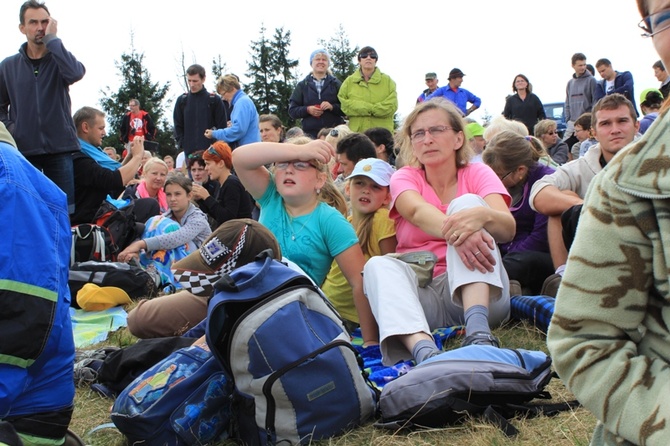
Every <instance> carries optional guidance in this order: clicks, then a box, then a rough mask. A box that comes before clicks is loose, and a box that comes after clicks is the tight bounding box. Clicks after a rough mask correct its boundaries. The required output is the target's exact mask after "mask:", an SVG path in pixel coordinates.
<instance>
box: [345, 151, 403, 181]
mask: <svg viewBox="0 0 670 446" xmlns="http://www.w3.org/2000/svg"><path fill="white" fill-rule="evenodd" d="M391 175H393V167H391V165H390V164H389V163H387V162H386V161H384V160H380V159H379V158H364V159H362V160H360V161H359V162H357V163H356V166H355V167H354V171H353V172H351V175H349V176H348V177H347V180H349V179H351V178H353V177H358V176H364V177H368V178H371V179H372V181H374V182H375V183H377V184H379V185H380V186H388V185H389V184H390V183H391Z"/></svg>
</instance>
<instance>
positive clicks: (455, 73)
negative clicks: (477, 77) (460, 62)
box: [449, 68, 465, 79]
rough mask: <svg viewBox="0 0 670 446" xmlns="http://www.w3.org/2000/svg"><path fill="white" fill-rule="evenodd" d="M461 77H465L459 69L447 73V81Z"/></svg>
mask: <svg viewBox="0 0 670 446" xmlns="http://www.w3.org/2000/svg"><path fill="white" fill-rule="evenodd" d="M463 76H465V73H463V72H462V71H461V69H460V68H454V69H453V70H451V71H450V72H449V79H454V78H457V77H463Z"/></svg>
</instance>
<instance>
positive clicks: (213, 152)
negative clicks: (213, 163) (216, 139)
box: [207, 146, 221, 159]
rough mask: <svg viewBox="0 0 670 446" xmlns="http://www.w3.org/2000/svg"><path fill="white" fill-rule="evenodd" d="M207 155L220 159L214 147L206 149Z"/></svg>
mask: <svg viewBox="0 0 670 446" xmlns="http://www.w3.org/2000/svg"><path fill="white" fill-rule="evenodd" d="M207 153H209V154H210V155H214V156H215V157H217V158H219V159H221V155H219V152H217V151H216V149H215V148H214V146H209V148H208V149H207Z"/></svg>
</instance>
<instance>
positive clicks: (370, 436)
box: [70, 322, 595, 446]
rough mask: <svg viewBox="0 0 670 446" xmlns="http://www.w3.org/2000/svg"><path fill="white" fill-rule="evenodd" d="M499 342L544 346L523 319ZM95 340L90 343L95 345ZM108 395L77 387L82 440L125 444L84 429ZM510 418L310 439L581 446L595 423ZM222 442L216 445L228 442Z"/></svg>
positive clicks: (76, 423)
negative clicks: (501, 426)
mask: <svg viewBox="0 0 670 446" xmlns="http://www.w3.org/2000/svg"><path fill="white" fill-rule="evenodd" d="M494 334H495V335H496V336H498V337H500V339H501V342H502V344H503V346H505V347H519V348H526V349H533V350H543V351H545V352H546V351H547V349H546V343H545V336H544V334H542V333H541V332H540V331H539V330H537V329H535V328H534V327H532V326H531V325H529V324H526V323H525V322H514V323H511V324H509V325H507V326H506V327H503V328H500V329H498V330H495V331H494ZM132 342H134V339H133V338H132V336H130V335H129V334H128V333H127V331H126V330H125V329H124V330H120V331H119V332H116V333H113V334H112V335H111V336H110V339H109V341H108V342H107V343H106V345H116V346H125V345H128V344H130V343H132ZM459 343H460V340H459V339H455V340H452V341H451V344H449V347H450V348H453V347H457V346H458V345H459ZM96 347H97V346H95V347H93V348H96ZM548 390H549V391H550V392H551V395H552V397H553V400H552V401H554V402H558V401H569V400H572V399H574V397H573V396H572V395H571V394H570V393H569V392H568V391H567V390H566V389H565V387H564V386H563V384H562V383H561V382H560V380H557V379H555V380H552V382H551V383H550V385H549V387H548ZM111 406H112V400H110V399H107V398H103V397H100V396H98V395H97V394H96V393H95V392H92V391H91V390H90V389H89V388H88V387H82V388H79V389H77V394H76V397H75V412H74V417H73V420H72V423H71V425H70V427H71V429H72V430H73V431H74V432H76V433H77V434H79V435H80V436H81V437H82V438H83V439H84V441H86V443H87V444H90V445H94V446H126V445H127V442H126V441H125V439H124V437H123V436H122V435H121V434H120V433H119V432H118V431H117V430H116V429H101V430H99V431H97V432H95V433H93V434H90V435H89V434H88V433H89V431H90V430H91V429H93V428H94V427H96V426H99V425H101V424H103V423H108V422H110V418H109V412H110V408H111ZM513 424H514V425H515V426H516V427H517V428H518V429H519V432H520V433H519V435H518V436H516V437H515V438H511V439H510V438H506V437H505V436H504V435H503V433H502V432H501V431H500V430H498V429H497V428H496V427H494V426H492V425H489V424H486V423H483V422H481V421H478V420H470V421H468V422H466V423H465V424H463V425H459V426H450V427H446V428H443V429H432V430H426V431H417V432H411V433H406V432H389V431H383V430H379V429H376V428H374V427H373V426H372V423H370V424H368V425H366V426H363V427H360V428H358V429H355V430H352V431H350V432H347V433H346V434H344V435H341V436H339V437H334V438H331V439H329V440H323V441H319V442H314V443H313V444H314V445H319V446H322V445H323V446H326V445H332V446H335V445H337V446H344V445H349V446H363V445H375V446H418V445H467V446H503V445H519V446H537V445H551V446H586V445H588V444H589V439H590V437H591V432H592V431H593V428H594V426H595V419H594V417H593V416H592V415H591V414H590V413H589V412H588V411H586V410H585V409H583V408H578V409H575V410H573V411H568V412H563V413H560V414H559V415H557V416H555V417H546V416H541V417H537V418H533V419H516V420H513ZM232 444H234V443H232V442H224V443H221V444H220V445H217V446H228V445H232Z"/></svg>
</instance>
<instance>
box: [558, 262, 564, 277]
mask: <svg viewBox="0 0 670 446" xmlns="http://www.w3.org/2000/svg"><path fill="white" fill-rule="evenodd" d="M564 272H565V264H563V265H561V266H559V267H558V268H556V274H558V275H559V276H561V277H563V273H564Z"/></svg>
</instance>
